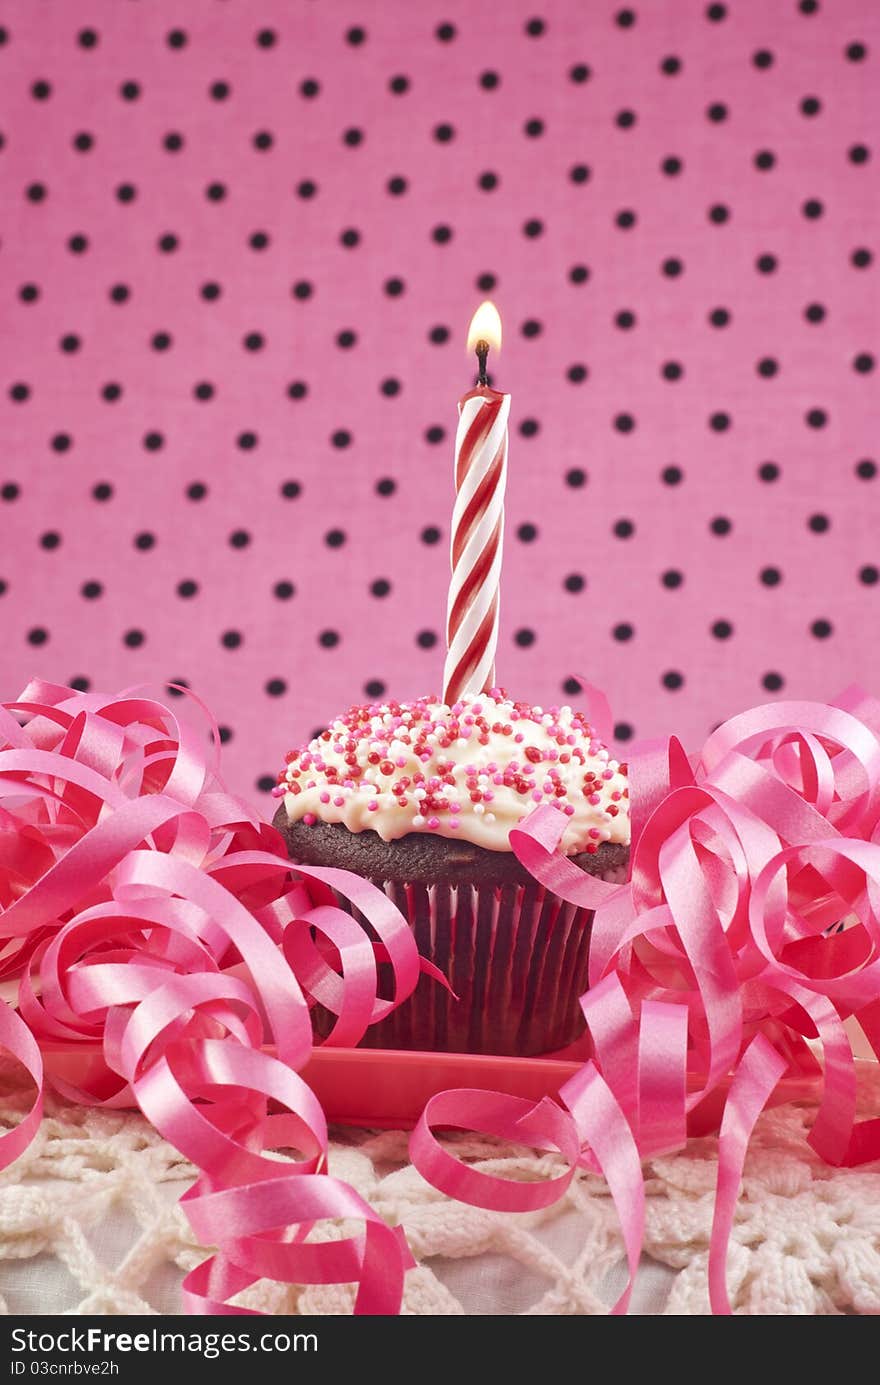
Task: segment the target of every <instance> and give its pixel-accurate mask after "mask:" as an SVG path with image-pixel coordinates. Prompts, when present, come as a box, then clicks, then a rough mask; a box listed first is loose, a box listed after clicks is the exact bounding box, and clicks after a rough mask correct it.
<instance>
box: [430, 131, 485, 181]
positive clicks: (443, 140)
mask: <svg viewBox="0 0 880 1385" xmlns="http://www.w3.org/2000/svg"><path fill="white" fill-rule="evenodd" d="M434 138H435V139H436V140H437V141H439V143H440V144H448V143H449V142H450V140H453V139H455V127H454V126H452V125H449V124H447V123H446V122H445V121H444V122H443V123H442V124H441V125H435V126H434ZM490 176H491V177H494V176H495V175H494V174H491V175H490ZM492 186H493V187H494V186H495V184H494V183H493V184H492Z"/></svg>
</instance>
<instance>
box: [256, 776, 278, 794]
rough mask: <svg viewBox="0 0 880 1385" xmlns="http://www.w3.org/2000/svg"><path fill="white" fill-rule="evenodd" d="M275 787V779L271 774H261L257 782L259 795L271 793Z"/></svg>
mask: <svg viewBox="0 0 880 1385" xmlns="http://www.w3.org/2000/svg"><path fill="white" fill-rule="evenodd" d="M274 787H275V779H274V777H273V776H272V775H271V774H261V775H260V777H259V779H258V780H257V788H258V789H259V790H260V793H271V792H272V790H273V789H274Z"/></svg>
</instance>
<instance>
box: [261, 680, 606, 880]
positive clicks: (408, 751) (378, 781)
mask: <svg viewBox="0 0 880 1385" xmlns="http://www.w3.org/2000/svg"><path fill="white" fill-rule="evenodd" d="M276 793H278V794H282V793H283V795H284V804H285V807H286V809H287V814H288V817H289V818H290V820H291V821H292V822H298V821H300V820H303V819H305V820H307V821H320V822H331V823H343V824H344V825H345V826H346V827H347V828H348V829H349V831H351V832H362V831H365V830H367V829H370V830H372V831H374V832H376V833H378V835H379V836H380V837H382V838H384V840H385V841H393V840H395V839H396V838H398V837H403V836H405V835H406V834H407V833H410V832H430V833H436V834H438V835H440V836H443V837H451V838H459V839H463V840H466V841H469V842H473V843H474V844H475V845H477V846H482V847H486V848H488V849H489V850H490V851H509V850H510V843H509V840H508V835H509V832H510V829H511V828H512V827H514V826H516V824H517V823H518V822H520V821H521V819H522V818H524V817H526V816H527V815H528V814H529V813H530V812H531V811H532V810H533V809H534V808H535V807H536V806H537V805H538V803H552V804H554V805H555V806H556V807H557V808H559V810H560V811H561V812H563V813H565V815H566V818H567V825H566V829H565V832H564V834H563V837H562V849H563V851H564V852H566V854H568V855H573V854H575V853H577V852H583V851H595V850H598V848H599V846H600V845H601V844H602V843H603V842H622V843H628V842H629V796H628V791H627V779H626V766H625V765H623V766H622V765H620V764H619V763H618V761H617V760H616V759H615V758H614V757H613V755H612V754H611V753H610V752H609V751H608V750H607V749H606V747H605V746H604V745H602V743H601V742H600V741H599V740H598V739H597V738H596V737H595V736H594V735H593V733H592V730H591V728H590V726H589V724H588V723H587V722H586V720H585V719H584V717H583V716H582V714H581V713H579V712H576V711H573V710H572V708H570V707H553V708H550V709H549V710H548V711H546V712H545V711H544V710H543V709H542V708H540V707H529V706H527V705H526V704H525V703H521V702H513V701H511V700H510V699H509V698H507V697H506V695H505V694H504V693H503V692H501V691H500V690H498V689H493V692H492V694H491V695H490V694H488V693H481V694H478V695H472V694H469V695H467V696H465V697H463V698H462V699H461V700H460V701H459V702H456V703H455V704H454V706H453V707H452V708H450V707H447V706H445V705H444V704H443V703H440V702H437V701H435V700H432V699H427V698H426V699H421V700H419V701H417V702H410V703H396V702H388V703H381V704H376V705H374V706H368V707H354V708H352V710H351V711H350V712H347V713H346V714H345V716H343V717H339V718H337V720H336V721H334V722H332V723H331V724H330V726H329V727H328V729H327V731H326V732H325V733H323V735H322V736H320V737H318V738H317V739H315V740H313V741H310V742H309V744H308V746H306V747H304V748H303V749H302V750H299V751H293V752H292V753H291V755H290V756H288V765H287V768H286V770H285V771H284V772H283V773H282V774H281V775H280V776H279V783H278V788H277V789H276Z"/></svg>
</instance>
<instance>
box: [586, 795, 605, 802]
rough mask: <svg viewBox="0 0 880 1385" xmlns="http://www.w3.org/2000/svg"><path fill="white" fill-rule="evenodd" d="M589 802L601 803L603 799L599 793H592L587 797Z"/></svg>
mask: <svg viewBox="0 0 880 1385" xmlns="http://www.w3.org/2000/svg"><path fill="white" fill-rule="evenodd" d="M587 802H588V803H601V802H602V800H601V798H600V797H599V795H598V794H597V793H591V794H590V796H589V798H588V799H587Z"/></svg>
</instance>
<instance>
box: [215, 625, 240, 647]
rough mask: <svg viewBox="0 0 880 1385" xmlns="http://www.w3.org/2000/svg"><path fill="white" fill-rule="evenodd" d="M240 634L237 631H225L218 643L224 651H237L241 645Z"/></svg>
mask: <svg viewBox="0 0 880 1385" xmlns="http://www.w3.org/2000/svg"><path fill="white" fill-rule="evenodd" d="M241 642H242V640H241V632H240V631H239V630H225V631H224V632H223V634H222V635H221V636H220V643H221V644H222V645H223V647H224V649H238V648H239V646H240V645H241Z"/></svg>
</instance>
